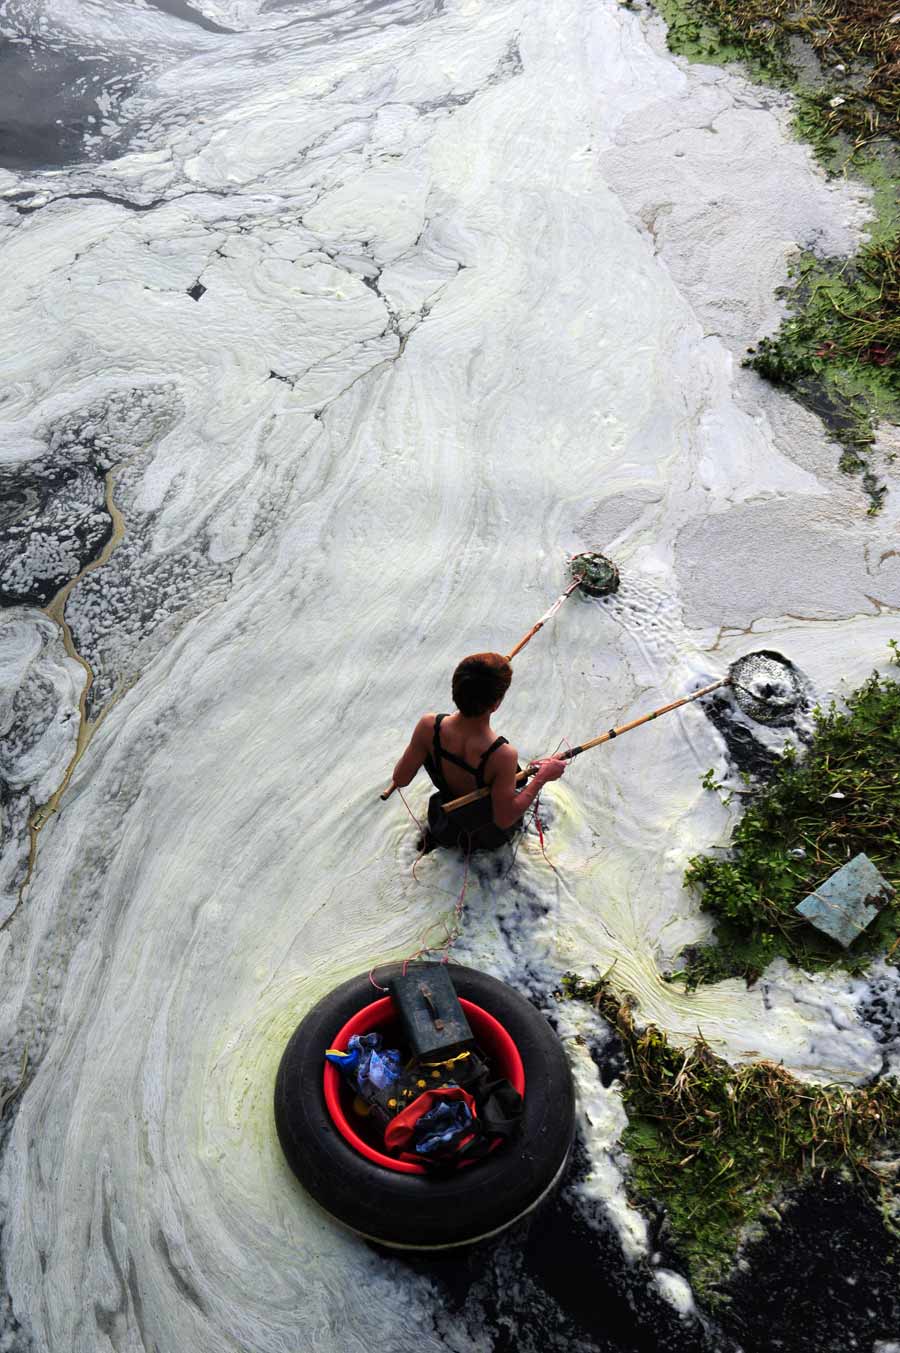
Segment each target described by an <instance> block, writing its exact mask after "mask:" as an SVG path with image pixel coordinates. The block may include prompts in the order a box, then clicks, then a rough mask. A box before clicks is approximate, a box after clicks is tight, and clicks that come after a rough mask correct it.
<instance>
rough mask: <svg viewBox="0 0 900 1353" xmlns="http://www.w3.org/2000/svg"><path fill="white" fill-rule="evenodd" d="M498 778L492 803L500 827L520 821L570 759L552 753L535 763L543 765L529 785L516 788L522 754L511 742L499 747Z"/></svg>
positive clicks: (497, 752) (494, 779)
mask: <svg viewBox="0 0 900 1353" xmlns="http://www.w3.org/2000/svg"><path fill="white" fill-rule="evenodd" d="M491 759H492V761H493V762H494V771H495V774H494V778H493V780H492V781H491V806H492V808H493V810H494V822H495V824H496V825H497V826H498V827H502V828H504V829H505V828H507V827H511V826H512V825H513V823H515V822H518V820H519V818H520V817H521V816H522V815H523V813H527V812H528V809H529V808H530V807H531V805H532V804H533V803H534V801H535V799H536V798H537V796H538V794H540V792H541V790H542V789H543V787H544V785H545V784H546V783H547V781H548V780H558V779H559V777H560V776H561V775H562V773H563V771H564V770H565V768H566V765H567V762H565V761H560V760H559V758H558V757H553V756H548V757H545V758H544V759H543V760H542V761H538V762H536V763H535V764H536V765H537V766H539V767H540V769H539V770H538V772H537V774H536V775H534V776H533V777H532V779H531V780H529V781H528V783H527V784H526V785H525V787H524V789H519V790H517V789H516V773H517V772H516V767H517V765H518V760H519V758H518V754H517V752H516V749H515V747H510V746H509V744H507V745H506V746H505V747H498V748H497V750H496V752H495V753H494V755H493V757H492V758H491Z"/></svg>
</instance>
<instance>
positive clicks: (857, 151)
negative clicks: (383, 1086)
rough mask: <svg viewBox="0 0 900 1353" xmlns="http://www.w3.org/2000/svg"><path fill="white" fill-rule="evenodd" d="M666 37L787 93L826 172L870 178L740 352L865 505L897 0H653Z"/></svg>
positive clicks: (899, 201)
mask: <svg viewBox="0 0 900 1353" xmlns="http://www.w3.org/2000/svg"><path fill="white" fill-rule="evenodd" d="M654 7H655V8H656V9H657V10H658V11H659V12H660V14H661V15H662V17H663V18H664V19H665V21H666V23H667V25H668V42H669V46H670V48H671V49H672V51H674V52H676V53H678V54H679V55H682V56H685V57H688V58H689V59H691V60H696V61H703V62H707V63H713V64H722V63H727V62H734V61H737V62H741V63H742V64H743V65H744V67H745V68H746V69H747V72H748V74H749V75H750V76H751V78H753V79H755V80H757V81H760V82H767V83H771V84H775V85H777V86H778V87H780V88H782V89H785V90H788V91H790V92H791V93H792V95H793V107H794V127H795V130H796V132H797V134H798V135H799V136H800V137H802V138H803V139H805V140H806V141H808V142H809V143H810V144H811V146H812V147H813V149H814V151H815V154H816V155H817V156H818V158H819V160H820V161H821V163H822V165H823V166H824V168H825V170H826V172H827V173H828V174H831V175H845V174H851V175H854V176H855V177H857V178H859V179H861V180H862V181H863V182H865V183H867V184H868V185H869V187H870V188H871V189H872V211H873V219H872V221H871V224H870V226H869V228H868V239H867V241H866V243H865V244H864V245H863V247H862V248H861V249H860V251H859V252H858V253H857V254H856V256H855V257H853V258H850V259H846V258H833V257H821V256H819V255H816V254H815V253H813V252H812V251H809V250H807V251H804V252H802V253H800V254H799V255H798V256H797V257H795V258H794V259H793V260H792V262H791V264H790V278H789V282H788V284H787V285H786V286H785V287H784V288H782V291H781V293H780V294H781V295H782V297H783V298H784V300H785V303H786V308H787V315H786V317H785V319H784V321H783V323H782V325H781V327H780V329H779V330H778V332H777V333H776V334H774V335H768V336H764V337H762V338H761V339H760V340H759V341H758V342H757V343H756V344H755V346H753V347H751V348H749V349H748V356H747V362H746V364H747V365H748V366H751V367H753V368H754V369H755V370H756V371H758V372H759V374H760V375H761V376H763V377H764V378H765V379H767V380H769V381H771V382H772V383H773V384H775V385H779V386H781V387H783V388H784V389H786V390H787V391H789V393H790V394H791V395H793V396H794V397H795V398H796V399H798V400H799V401H800V402H801V403H802V404H804V405H805V406H806V407H808V408H810V409H812V410H813V411H814V412H815V413H817V414H818V415H819V416H820V417H821V418H822V419H823V421H824V423H825V425H826V427H827V428H828V429H829V431H830V433H831V435H832V436H833V438H834V439H835V440H836V441H837V442H838V443H839V444H840V446H841V448H842V450H841V455H840V464H841V467H842V468H843V469H844V470H846V471H849V472H858V473H860V474H862V476H863V482H864V486H865V489H866V492H867V495H868V499H869V510H870V511H871V512H877V511H878V509H879V508H880V506H881V503H882V501H883V499H884V495H885V492H886V488H885V485H884V483H883V482H882V480H881V477H880V474H879V464H878V460H877V457H876V454H875V451H874V447H875V441H876V432H877V428H878V425H879V423H882V422H885V423H891V424H895V425H900V19H898V9H897V4H896V0H790V3H789V0H654Z"/></svg>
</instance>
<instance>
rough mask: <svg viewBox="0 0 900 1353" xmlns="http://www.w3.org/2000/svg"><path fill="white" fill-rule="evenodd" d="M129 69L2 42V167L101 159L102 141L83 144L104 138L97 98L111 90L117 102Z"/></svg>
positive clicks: (34, 44) (53, 165)
mask: <svg viewBox="0 0 900 1353" xmlns="http://www.w3.org/2000/svg"><path fill="white" fill-rule="evenodd" d="M132 70H133V67H132V66H131V65H128V64H125V63H122V62H121V61H120V62H119V63H115V62H113V61H111V60H110V59H109V58H108V57H101V56H91V55H86V54H84V55H82V54H80V53H74V52H65V51H61V50H59V48H57V47H49V46H46V45H44V44H42V43H41V42H39V41H34V40H32V41H22V42H9V41H7V40H4V39H0V167H2V168H4V169H14V170H22V171H29V170H33V169H58V168H60V167H62V166H63V165H67V164H72V163H73V162H74V161H76V160H83V159H86V158H88V157H89V156H90V157H91V158H94V157H96V156H97V155H98V154H99V155H102V154H103V151H102V149H100V145H101V143H100V141H98V145H97V147H93V146H91V145H90V143H89V142H88V141H87V138H91V137H98V138H100V137H101V135H102V133H101V128H102V124H103V119H104V114H103V113H102V111H101V109H100V108H99V107H98V104H97V96H98V95H99V94H101V93H102V92H104V91H107V92H111V93H112V92H113V91H111V90H110V85H113V87H114V97H115V99H116V100H117V101H118V100H119V99H121V97H122V95H123V93H124V92H126V87H130V86H131V84H132V82H133V76H132ZM117 153H121V151H120V150H119V151H118V152H117Z"/></svg>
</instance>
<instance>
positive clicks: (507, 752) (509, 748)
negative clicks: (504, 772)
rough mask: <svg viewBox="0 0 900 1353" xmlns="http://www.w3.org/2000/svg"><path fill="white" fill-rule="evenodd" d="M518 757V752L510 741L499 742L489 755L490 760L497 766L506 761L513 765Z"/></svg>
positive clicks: (502, 764)
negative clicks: (494, 750)
mask: <svg viewBox="0 0 900 1353" xmlns="http://www.w3.org/2000/svg"><path fill="white" fill-rule="evenodd" d="M518 759H519V753H518V752H517V751H516V749H515V747H513V745H512V743H511V742H504V743H501V745H500V746H499V747H498V748H497V750H496V752H494V753H493V755H492V756H491V760H492V761H493V762H494V764H495V765H498V766H504V765H506V764H507V763H509V764H510V765H513V766H514V765H515V764H516V763H517V762H518Z"/></svg>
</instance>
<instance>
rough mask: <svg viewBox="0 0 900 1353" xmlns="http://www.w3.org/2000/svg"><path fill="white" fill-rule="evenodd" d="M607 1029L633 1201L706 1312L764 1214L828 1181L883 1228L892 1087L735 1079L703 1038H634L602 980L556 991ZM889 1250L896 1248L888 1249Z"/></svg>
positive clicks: (889, 1189)
mask: <svg viewBox="0 0 900 1353" xmlns="http://www.w3.org/2000/svg"><path fill="white" fill-rule="evenodd" d="M563 989H564V993H565V995H567V996H569V997H571V998H575V999H580V1000H585V1001H588V1002H589V1003H590V1004H591V1005H593V1007H594V1009H596V1010H597V1011H598V1012H599V1013H600V1014H602V1015H603V1016H604V1017H605V1018H606V1020H607V1021H608V1022H609V1023H610V1024H611V1025H612V1026H613V1028H614V1029H615V1030H616V1033H617V1034H618V1036H619V1038H620V1040H621V1043H622V1047H623V1051H624V1064H625V1070H624V1073H623V1079H622V1093H623V1100H624V1105H625V1109H626V1112H627V1114H628V1126H627V1127H626V1129H625V1131H624V1133H623V1135H622V1139H621V1141H622V1146H623V1148H624V1150H625V1151H626V1152H627V1153H628V1156H629V1158H630V1168H629V1174H628V1181H629V1188H630V1192H631V1195H632V1201H633V1202H634V1203H635V1204H636V1205H637V1206H639V1207H642V1208H646V1207H648V1206H651V1207H652V1206H653V1205H654V1204H656V1205H661V1206H662V1208H663V1209H664V1226H663V1241H662V1242H661V1243H663V1244H664V1245H665V1246H666V1248H668V1249H669V1250H671V1251H672V1252H673V1258H674V1261H675V1262H680V1263H682V1264H683V1265H684V1266H685V1267H686V1268H687V1271H688V1274H689V1276H690V1280H691V1283H692V1285H693V1286H694V1288H695V1290H696V1291H697V1292H698V1294H699V1295H700V1296H701V1297H702V1298H703V1299H704V1300H705V1301H706V1303H707V1304H708V1305H716V1304H717V1303H719V1302H720V1301H722V1300H727V1299H728V1298H727V1294H726V1292H725V1289H724V1287H723V1286H722V1284H723V1282H724V1281H725V1279H726V1278H727V1275H728V1273H729V1270H730V1269H731V1267H732V1264H733V1261H734V1258H735V1255H736V1253H737V1250H738V1246H739V1244H740V1242H741V1241H742V1240H750V1241H752V1239H753V1235H754V1231H755V1230H756V1229H758V1228H759V1227H761V1225H762V1224H763V1223H764V1222H765V1221H766V1220H767V1218H768V1217H770V1216H772V1215H774V1217H775V1218H776V1220H777V1219H778V1217H779V1213H778V1212H777V1211H775V1209H774V1208H773V1203H774V1202H775V1201H776V1200H778V1199H780V1198H783V1197H785V1196H787V1195H788V1194H789V1193H791V1192H796V1191H797V1190H798V1189H801V1188H802V1187H803V1185H804V1184H807V1183H810V1182H812V1181H815V1183H816V1185H817V1186H820V1185H821V1183H822V1181H823V1180H825V1179H826V1178H827V1177H829V1176H832V1177H835V1178H842V1179H844V1180H847V1181H850V1182H852V1183H853V1185H854V1186H855V1187H856V1189H857V1192H859V1193H861V1194H862V1195H863V1199H864V1200H865V1199H866V1198H867V1199H868V1200H870V1205H871V1206H872V1207H874V1208H875V1209H876V1210H882V1211H883V1213H884V1216H885V1220H886V1221H887V1220H888V1219H889V1216H890V1212H891V1199H892V1195H893V1190H894V1188H895V1184H896V1181H895V1175H896V1169H897V1149H898V1146H900V1084H898V1082H897V1081H896V1080H883V1081H880V1082H878V1083H877V1084H875V1085H872V1086H868V1087H865V1088H863V1089H859V1090H848V1089H846V1088H845V1087H842V1086H810V1085H805V1084H802V1083H801V1082H800V1081H797V1080H795V1079H794V1077H793V1076H791V1075H790V1074H789V1073H788V1072H787V1071H785V1070H784V1068H783V1067H781V1066H776V1065H774V1064H773V1063H771V1062H757V1063H753V1064H750V1065H745V1066H738V1067H732V1066H730V1065H729V1064H728V1063H727V1062H725V1061H723V1060H722V1058H720V1057H717V1056H716V1055H715V1054H714V1053H713V1052H712V1050H711V1049H710V1047H709V1046H708V1044H706V1043H705V1042H704V1041H703V1039H702V1038H697V1039H696V1040H695V1041H694V1042H693V1043H692V1044H691V1045H690V1046H689V1047H688V1048H684V1049H682V1048H676V1047H674V1046H672V1044H670V1043H669V1041H668V1039H667V1037H666V1035H665V1034H664V1033H663V1032H662V1031H661V1030H660V1029H658V1028H656V1027H655V1026H654V1025H652V1024H651V1025H647V1026H645V1027H644V1028H639V1027H638V1026H637V1023H636V1020H635V1013H634V1011H633V1009H632V1006H631V1005H630V1004H629V1002H628V1001H624V1002H623V1001H621V1000H620V999H619V998H618V997H617V996H615V995H614V994H613V993H612V991H611V990H610V989H609V987H608V986H607V985H606V983H605V982H604V981H603V980H602V979H601V980H599V981H596V982H585V981H583V980H582V979H581V978H579V977H577V976H575V975H574V974H568V975H567V977H566V978H565V979H564V983H563ZM887 1243H888V1245H889V1247H892V1248H893V1249H896V1250H897V1257H898V1258H900V1247H897V1246H896V1245H894V1243H893V1241H888V1242H887Z"/></svg>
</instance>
